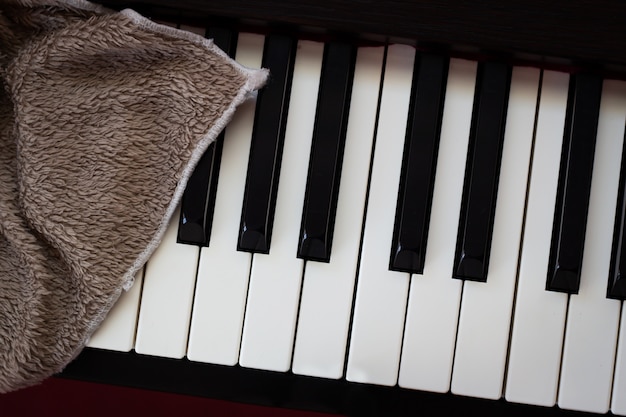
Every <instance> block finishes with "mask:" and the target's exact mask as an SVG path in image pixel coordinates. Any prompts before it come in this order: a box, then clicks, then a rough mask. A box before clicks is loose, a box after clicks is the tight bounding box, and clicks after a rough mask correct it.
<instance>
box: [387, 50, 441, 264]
mask: <svg viewBox="0 0 626 417" xmlns="http://www.w3.org/2000/svg"><path fill="white" fill-rule="evenodd" d="M448 65H449V59H448V58H447V57H444V56H438V55H432V54H421V55H420V56H418V59H417V60H416V63H415V69H414V74H413V85H412V87H411V101H410V103H409V119H408V122H407V132H406V139H405V145H404V155H403V160H402V171H401V176H400V185H399V191H398V203H397V206H396V223H395V225H394V232H393V244H392V248H391V258H390V259H391V260H390V265H389V268H390V269H391V270H395V271H403V272H411V273H422V272H423V270H424V258H425V256H426V240H427V237H428V224H429V219H430V207H431V204H432V197H433V186H434V182H435V170H436V166H437V154H438V149H439V136H440V133H441V119H442V117H443V104H444V98H445V92H446V82H447V78H448Z"/></svg>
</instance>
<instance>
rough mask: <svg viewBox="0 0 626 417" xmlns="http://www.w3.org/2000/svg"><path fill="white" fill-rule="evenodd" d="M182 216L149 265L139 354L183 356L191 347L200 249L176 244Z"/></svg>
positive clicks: (176, 214)
mask: <svg viewBox="0 0 626 417" xmlns="http://www.w3.org/2000/svg"><path fill="white" fill-rule="evenodd" d="M179 216H180V210H178V209H177V210H176V211H175V212H174V214H173V216H172V218H171V220H170V224H169V226H168V228H167V230H166V232H165V236H164V237H163V240H162V242H161V244H160V245H159V247H158V248H157V250H156V251H155V252H154V254H153V255H152V257H151V258H150V259H149V260H148V264H147V266H146V273H145V275H144V284H143V293H142V297H141V307H140V309H139V323H138V325H137V340H136V342H135V350H136V351H137V353H143V354H146V355H154V356H163V357H168V358H177V359H180V358H182V357H183V356H185V353H186V350H187V335H188V332H189V317H190V315H191V307H192V301H193V291H194V286H195V282H196V270H197V267H198V254H199V252H200V249H199V248H198V247H197V246H192V245H184V244H180V243H176V236H177V233H178V220H179Z"/></svg>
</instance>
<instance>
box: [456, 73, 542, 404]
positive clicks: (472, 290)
mask: <svg viewBox="0 0 626 417" xmlns="http://www.w3.org/2000/svg"><path fill="white" fill-rule="evenodd" d="M539 75H540V71H539V70H538V69H535V68H523V67H516V68H514V69H513V74H512V77H511V91H510V96H509V104H508V109H507V121H506V127H505V129H506V130H505V136H504V146H503V150H502V163H501V168H500V179H499V186H498V198H497V203H496V214H495V219H494V226H493V237H492V244H491V257H490V261H489V273H488V276H487V283H480V282H474V281H465V284H464V286H463V296H462V300H463V301H462V304H461V314H460V316H459V330H458V335H457V343H456V350H455V352H456V353H455V357H454V366H453V373H452V392H453V393H454V394H458V395H465V396H471V397H481V398H490V399H498V398H500V397H501V396H502V385H503V382H504V369H505V366H506V355H507V350H508V345H509V329H510V324H511V314H512V310H513V295H514V289H515V282H516V279H517V264H518V258H519V246H520V241H521V233H522V223H523V217H524V207H525V204H526V186H527V181H528V172H529V169H530V154H531V148H532V140H533V126H534V120H535V113H536V107H537V94H538V90H539Z"/></svg>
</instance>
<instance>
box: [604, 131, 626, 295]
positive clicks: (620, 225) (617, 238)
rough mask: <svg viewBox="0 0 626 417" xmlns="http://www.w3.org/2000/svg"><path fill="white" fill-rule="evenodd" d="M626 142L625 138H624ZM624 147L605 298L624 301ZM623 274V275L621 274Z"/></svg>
mask: <svg viewBox="0 0 626 417" xmlns="http://www.w3.org/2000/svg"><path fill="white" fill-rule="evenodd" d="M624 139H625V140H626V138H624ZM624 158H626V146H624V148H623V150H622V172H621V173H620V177H619V189H618V194H617V209H616V212H615V229H614V231H613V249H612V250H611V266H610V269H609V283H608V288H607V297H609V298H616V299H619V300H626V242H625V241H624V238H625V237H626V235H625V232H626V229H625V227H626V167H625V166H624V161H626V160H625V159H624ZM622 272H624V274H622Z"/></svg>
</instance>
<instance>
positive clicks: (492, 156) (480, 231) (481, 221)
mask: <svg viewBox="0 0 626 417" xmlns="http://www.w3.org/2000/svg"><path fill="white" fill-rule="evenodd" d="M510 87H511V68H510V67H509V66H508V65H506V64H504V63H500V62H486V63H481V64H480V65H479V68H478V75H477V80H476V93H475V97H474V109H473V114H472V124H471V127H470V138H469V146H468V157H467V165H466V171H465V182H464V185H463V198H462V200H461V212H460V216H459V233H458V237H457V246H456V255H455V260H454V269H453V277H455V278H460V279H468V280H472V281H480V282H486V281H487V270H488V268H489V254H490V250H491V234H492V232H493V221H494V217H495V211H496V197H497V192H498V179H499V176H500V162H501V159H502V158H501V157H502V146H503V143H504V128H505V124H506V113H507V105H508V100H509V90H510Z"/></svg>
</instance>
